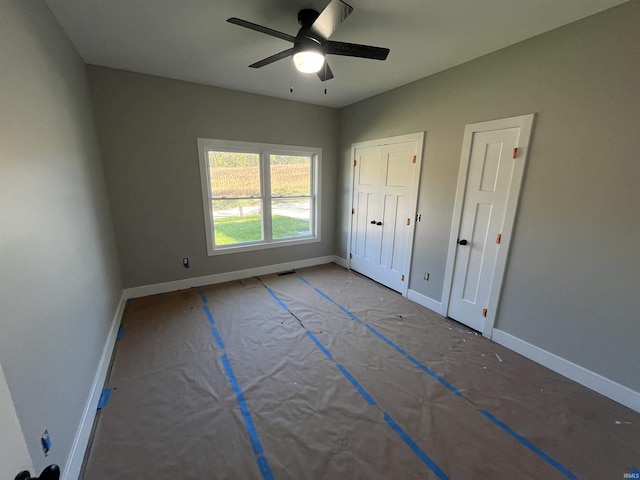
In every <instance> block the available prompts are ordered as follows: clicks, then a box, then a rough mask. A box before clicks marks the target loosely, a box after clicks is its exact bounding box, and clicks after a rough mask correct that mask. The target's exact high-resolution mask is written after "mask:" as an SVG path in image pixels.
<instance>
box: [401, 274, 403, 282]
mask: <svg viewBox="0 0 640 480" xmlns="http://www.w3.org/2000/svg"><path fill="white" fill-rule="evenodd" d="M400 280H401V281H403V282H404V274H402V277H400Z"/></svg>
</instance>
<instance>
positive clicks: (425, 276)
mask: <svg viewBox="0 0 640 480" xmlns="http://www.w3.org/2000/svg"><path fill="white" fill-rule="evenodd" d="M429 275H430V274H429V272H424V279H425V280H426V281H427V282H428V281H429Z"/></svg>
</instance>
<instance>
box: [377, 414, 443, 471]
mask: <svg viewBox="0 0 640 480" xmlns="http://www.w3.org/2000/svg"><path fill="white" fill-rule="evenodd" d="M384 419H385V421H386V422H387V423H388V424H389V426H390V427H391V428H392V429H393V430H394V431H395V432H396V433H397V434H398V436H399V437H400V438H401V439H402V440H404V443H406V444H407V445H408V446H409V448H410V449H411V450H413V453H415V454H416V455H417V456H418V458H420V460H422V463H424V464H425V465H426V466H427V467H429V470H431V471H432V472H433V473H435V474H436V476H437V477H438V478H440V479H441V480H448V478H449V477H448V476H447V474H446V473H444V472H443V471H442V469H441V468H440V467H439V466H438V464H437V463H436V462H434V461H433V459H432V458H431V457H430V456H429V455H427V454H426V453H425V452H424V450H422V449H421V448H420V446H419V445H418V444H417V443H416V442H414V441H413V439H412V438H411V437H410V436H409V435H407V433H406V432H405V431H404V430H403V429H402V428H400V425H398V424H397V423H396V422H395V421H394V420H393V418H391V417H390V416H389V415H388V414H387V413H385V414H384Z"/></svg>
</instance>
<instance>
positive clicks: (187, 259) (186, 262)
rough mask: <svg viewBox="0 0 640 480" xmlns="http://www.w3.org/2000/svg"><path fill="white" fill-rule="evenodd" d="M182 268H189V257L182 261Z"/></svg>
mask: <svg viewBox="0 0 640 480" xmlns="http://www.w3.org/2000/svg"><path fill="white" fill-rule="evenodd" d="M182 266H183V267H184V268H189V257H184V258H183V259H182Z"/></svg>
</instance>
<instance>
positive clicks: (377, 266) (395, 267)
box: [350, 134, 422, 295]
mask: <svg viewBox="0 0 640 480" xmlns="http://www.w3.org/2000/svg"><path fill="white" fill-rule="evenodd" d="M417 135H419V136H418V137H416V136H403V137H400V138H397V139H396V140H397V141H396V142H393V140H394V139H386V142H385V143H384V144H382V142H383V141H382V140H380V141H377V142H380V144H378V143H377V142H375V141H374V142H366V143H364V144H356V145H354V147H353V158H354V177H353V178H354V181H353V208H352V226H351V252H350V268H352V269H354V270H356V271H358V272H360V273H362V274H364V275H366V276H368V277H370V278H372V279H374V280H376V281H377V282H380V283H382V284H383V285H386V286H388V287H389V288H392V289H394V290H396V291H399V292H401V293H403V294H405V295H406V291H407V288H406V287H407V285H408V277H409V262H410V253H411V242H412V239H413V229H414V217H415V208H416V207H415V205H416V197H417V186H418V181H419V174H420V161H419V158H418V157H419V156H421V154H422V134H417ZM406 137H410V138H411V139H407V138H406ZM390 140H391V142H389V141H390ZM402 140H404V141H402Z"/></svg>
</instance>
